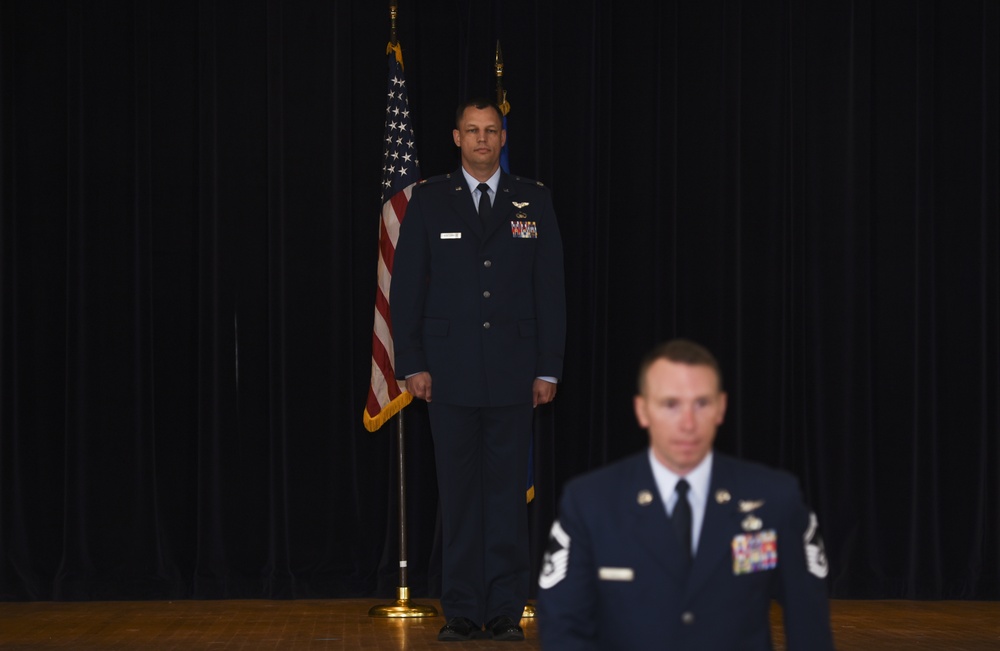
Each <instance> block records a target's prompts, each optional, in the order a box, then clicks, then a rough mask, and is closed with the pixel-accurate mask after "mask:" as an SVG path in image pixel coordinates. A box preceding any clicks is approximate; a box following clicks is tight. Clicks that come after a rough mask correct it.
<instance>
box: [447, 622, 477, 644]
mask: <svg viewBox="0 0 1000 651" xmlns="http://www.w3.org/2000/svg"><path fill="white" fill-rule="evenodd" d="M481 632H482V630H481V629H480V628H479V626H477V625H476V623H475V622H474V621H472V620H471V619H469V618H467V617H452V618H451V619H449V620H448V623H447V624H445V625H444V626H442V627H441V630H440V631H439V632H438V640H440V641H441V642H461V641H463V640H473V639H475V638H476V637H478V636H479V634H480V633H481Z"/></svg>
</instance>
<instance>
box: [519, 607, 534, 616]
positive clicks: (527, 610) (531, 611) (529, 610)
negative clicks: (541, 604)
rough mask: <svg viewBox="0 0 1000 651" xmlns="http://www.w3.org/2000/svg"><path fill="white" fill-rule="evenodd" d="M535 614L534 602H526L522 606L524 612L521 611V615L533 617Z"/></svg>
mask: <svg viewBox="0 0 1000 651" xmlns="http://www.w3.org/2000/svg"><path fill="white" fill-rule="evenodd" d="M534 616H535V604H527V605H525V607H524V612H523V613H521V617H534Z"/></svg>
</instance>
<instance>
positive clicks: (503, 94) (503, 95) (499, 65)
mask: <svg viewBox="0 0 1000 651" xmlns="http://www.w3.org/2000/svg"><path fill="white" fill-rule="evenodd" d="M493 68H494V69H495V70H496V73H497V106H499V107H500V110H501V111H502V112H503V114H504V115H507V113H508V112H509V111H510V104H508V103H507V91H505V90H504V89H503V51H502V50H501V49H500V40H499V39H497V54H496V59H495V60H494V64H493Z"/></svg>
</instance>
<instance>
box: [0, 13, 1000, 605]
mask: <svg viewBox="0 0 1000 651" xmlns="http://www.w3.org/2000/svg"><path fill="white" fill-rule="evenodd" d="M400 1H401V5H402V6H401V8H400V24H399V36H400V39H401V41H402V44H403V53H404V57H405V63H406V74H407V79H408V84H409V90H410V99H411V108H412V110H413V126H414V129H415V133H416V141H417V145H418V147H419V152H420V154H421V164H422V169H423V174H424V175H425V176H430V175H434V174H440V173H443V172H446V171H450V170H453V169H455V168H456V167H457V165H458V156H457V152H456V149H455V147H454V146H453V144H452V143H451V128H452V124H453V114H454V108H455V106H456V105H457V104H458V102H459V101H460V100H462V99H464V98H466V97H467V96H469V95H473V94H476V95H491V94H492V93H493V83H494V77H493V67H492V64H493V53H494V48H495V44H496V40H497V39H500V40H501V43H502V46H503V52H504V60H505V64H506V68H505V77H504V79H505V82H506V86H507V89H508V92H509V95H508V99H509V101H510V102H511V104H512V112H511V114H510V118H509V120H510V122H509V143H510V146H511V166H512V169H513V171H514V172H516V173H520V174H523V175H525V176H529V177H533V178H537V179H539V180H541V181H543V182H545V183H546V185H548V186H549V187H550V188H551V189H552V192H553V197H554V201H555V205H556V208H557V212H558V215H559V219H560V223H561V228H562V232H563V238H564V244H565V249H566V271H567V288H566V289H567V295H568V304H569V315H568V316H569V332H568V343H567V350H566V369H565V378H564V380H563V382H562V384H561V386H560V389H559V396H558V398H557V401H556V403H555V404H554V405H553V406H552V407H550V408H546V409H543V410H540V412H539V414H538V417H537V419H536V420H537V424H538V427H537V429H538V434H539V436H538V438H537V441H536V453H537V458H538V463H537V466H538V468H537V471H538V490H539V496H538V499H537V500H536V501H535V502H534V503H533V504H532V505H531V507H530V510H531V517H532V521H533V529H534V545H535V558H536V561H537V558H538V555H539V551H538V550H539V548H540V545H541V541H543V540H544V538H545V537H546V535H547V526H548V523H549V522H550V521H551V518H552V517H553V513H554V511H555V504H556V500H557V499H558V495H559V491H560V489H561V487H562V485H563V484H564V483H565V482H566V481H567V480H568V479H569V478H570V477H572V476H574V475H576V474H579V473H581V472H583V471H586V470H588V469H591V468H594V467H597V466H600V465H602V464H604V463H606V462H609V461H612V460H614V459H617V458H620V457H622V456H625V455H627V454H630V453H632V452H635V451H638V450H640V449H642V448H643V447H644V446H645V441H646V439H645V434H644V433H643V432H642V431H641V430H639V429H638V427H637V426H636V425H635V422H634V418H633V415H632V406H631V397H632V394H633V391H634V382H635V379H634V371H635V367H636V364H637V360H638V358H639V356H640V355H641V354H642V353H643V352H644V351H645V350H646V349H648V348H649V347H650V346H651V345H652V344H654V343H656V342H658V341H660V340H663V339H666V338H668V337H672V336H677V335H683V336H688V337H691V338H694V339H697V340H699V341H701V342H703V343H705V344H706V345H708V346H709V347H710V348H712V349H713V350H714V351H715V352H716V353H717V354H718V356H719V357H720V360H721V362H722V364H723V367H724V369H725V372H726V384H727V388H728V389H729V392H730V412H729V414H728V419H727V422H726V424H725V425H724V426H723V428H722V430H721V431H720V434H719V439H718V443H717V447H718V448H719V449H721V450H723V451H726V452H730V453H733V454H736V455H739V456H742V457H745V458H749V459H755V460H759V461H763V462H766V463H768V464H771V465H774V466H779V467H782V468H786V469H788V470H790V471H792V472H794V473H795V474H797V475H798V476H799V477H800V479H801V481H802V486H803V489H804V491H805V494H806V496H807V498H808V500H809V501H810V502H811V504H812V505H813V506H814V507H815V508H816V510H817V511H818V513H819V516H820V522H821V525H822V527H823V528H824V530H825V535H826V540H827V544H828V551H829V553H830V557H831V567H832V570H831V576H830V586H831V591H832V594H833V595H834V596H836V597H842V598H904V599H910V598H929V599H941V598H966V599H996V598H1000V225H998V222H1000V153H998V152H1000V135H998V134H1000V3H998V2H996V1H995V0H939V1H934V0H895V1H894V0H877V1H876V0H855V1H853V2H851V1H849V0H836V1H835V0H824V1H820V2H817V1H815V0H783V1H782V0H744V1H739V0H690V1H676V2H675V1H667V2H658V3H649V2H629V1H627V0H616V1H615V2H614V3H612V2H611V1H610V0H590V1H586V0H585V1H582V2H581V1H578V0H573V1H570V0H535V1H532V0H493V1H492V2H477V1H476V0H451V1H442V2H417V1H416V0H400ZM386 4H387V3H383V2H369V1H368V0H365V1H360V0H358V1H354V2H346V1H340V0H323V1H321V0H300V1H297V2H290V1H289V2H279V1H277V0H270V1H267V0H170V1H169V2H166V1H157V2H153V1H143V0H135V1H134V2H125V1H110V2H109V1H98V0H91V1H84V0H79V1H73V2H71V1H61V2H60V1H55V0H53V1H45V2H38V1H36V0H9V1H5V2H3V3H2V4H0V91H2V99H0V178H2V185H0V218H2V221H0V292H2V298H0V430H2V437H0V599H6V600H26V599H57V600H81V599H146V598H170V599H175V598H188V597H193V598H237V597H238V598H256V597H268V598H292V597H294V598H305V597H356V596H368V595H379V596H392V595H394V588H395V586H396V575H395V567H396V559H397V558H398V549H397V546H396V535H397V533H396V530H397V528H396V522H397V516H396V506H395V485H396V484H395V471H394V467H395V463H396V448H395V443H394V439H395V436H394V433H393V431H394V430H393V427H392V426H387V427H385V428H383V429H382V430H380V431H379V432H376V433H373V434H370V433H367V432H366V431H365V430H364V429H363V427H362V423H361V415H362V410H363V408H364V401H365V395H366V392H367V387H368V377H369V371H370V352H371V349H370V342H371V329H372V314H373V305H374V296H375V270H376V253H377V237H378V210H379V205H378V202H379V182H380V166H381V153H382V148H381V142H380V141H381V137H382V127H383V117H384V116H383V113H384V106H385V99H384V93H385V88H386V56H385V45H386V42H387V40H388V37H389V21H388V9H387V6H385V5H386ZM405 414H406V425H407V433H406V436H407V439H406V440H407V452H408V454H407V456H406V459H407V468H408V474H409V482H408V494H409V508H408V514H407V515H408V517H407V520H408V523H409V526H410V532H409V533H410V543H411V544H410V550H409V564H410V579H411V586H412V587H413V596H415V597H419V596H433V595H435V594H436V593H437V591H438V589H439V588H438V578H437V577H438V574H437V569H436V568H438V567H439V563H440V560H439V554H440V552H439V551H437V547H436V542H435V541H436V531H437V497H436V482H435V480H434V475H433V472H434V469H433V461H432V458H431V456H430V442H429V436H428V431H427V425H426V417H425V412H424V411H423V410H422V408H421V405H414V406H413V407H410V408H408V409H407V410H406V412H405Z"/></svg>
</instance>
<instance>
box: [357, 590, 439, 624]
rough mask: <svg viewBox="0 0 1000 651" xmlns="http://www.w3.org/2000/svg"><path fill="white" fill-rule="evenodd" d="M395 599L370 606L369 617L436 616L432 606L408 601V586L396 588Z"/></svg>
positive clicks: (436, 612) (435, 610)
mask: <svg viewBox="0 0 1000 651" xmlns="http://www.w3.org/2000/svg"><path fill="white" fill-rule="evenodd" d="M396 591H397V592H396V596H397V597H398V598H397V599H396V601H394V602H392V603H391V604H383V605H380V606H372V607H371V609H370V610H369V611H368V615H369V616H370V617H437V614H438V611H437V609H436V608H434V606H426V605H424V604H415V603H411V602H410V589H409V588H396Z"/></svg>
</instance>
